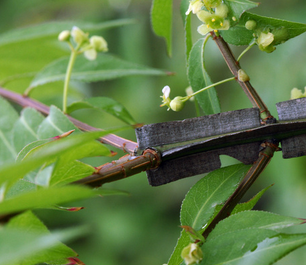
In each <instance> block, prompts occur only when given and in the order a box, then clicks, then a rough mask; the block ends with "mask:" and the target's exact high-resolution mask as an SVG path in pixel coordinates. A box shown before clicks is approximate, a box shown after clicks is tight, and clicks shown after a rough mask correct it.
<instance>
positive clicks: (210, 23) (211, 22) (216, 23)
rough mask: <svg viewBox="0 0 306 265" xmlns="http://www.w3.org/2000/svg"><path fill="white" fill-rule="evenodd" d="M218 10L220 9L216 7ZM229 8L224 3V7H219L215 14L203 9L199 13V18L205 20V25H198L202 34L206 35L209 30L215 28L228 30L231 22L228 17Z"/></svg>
mask: <svg viewBox="0 0 306 265" xmlns="http://www.w3.org/2000/svg"><path fill="white" fill-rule="evenodd" d="M216 10H218V9H217V8H216ZM227 13H228V8H227V6H226V5H223V4H222V8H221V9H219V11H218V12H216V13H215V14H211V13H210V12H208V11H205V10H201V11H199V12H198V13H197V16H198V18H199V19H200V20H201V21H202V22H204V24H203V25H200V26H199V27H198V32H199V33H200V34H202V35H206V34H207V33H208V32H210V31H213V30H228V29H229V28H230V23H229V21H228V20H227V19H226V17H227Z"/></svg>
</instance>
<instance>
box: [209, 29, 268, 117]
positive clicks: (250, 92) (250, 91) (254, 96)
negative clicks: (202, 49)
mask: <svg viewBox="0 0 306 265" xmlns="http://www.w3.org/2000/svg"><path fill="white" fill-rule="evenodd" d="M211 35H212V37H213V40H214V41H215V43H216V44H217V46H218V48H219V50H220V52H221V54H222V56H223V58H224V60H225V62H226V64H227V66H228V68H229V69H230V71H231V72H232V74H233V75H234V76H235V77H236V79H237V81H238V83H239V85H240V86H241V87H242V89H243V91H244V92H245V94H246V95H247V97H248V98H249V100H250V101H251V103H252V105H253V106H254V107H256V108H259V110H260V114H261V118H262V120H263V121H266V120H273V116H272V115H271V114H270V112H269V110H268V108H267V106H266V104H265V103H264V102H263V100H262V99H261V97H260V96H259V95H258V93H257V91H256V90H255V89H254V87H253V86H252V85H251V83H250V82H249V81H246V82H242V81H239V80H238V71H239V70H240V69H241V68H240V66H239V63H238V62H237V61H236V59H235V57H234V55H233V53H232V51H231V49H230V47H229V46H228V44H227V43H226V42H225V41H224V40H223V38H222V37H221V36H217V35H216V34H215V32H213V31H212V32H211Z"/></svg>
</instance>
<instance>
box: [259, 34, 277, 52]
mask: <svg viewBox="0 0 306 265" xmlns="http://www.w3.org/2000/svg"><path fill="white" fill-rule="evenodd" d="M273 41H274V35H273V34H272V33H271V32H268V33H264V32H261V33H260V35H259V37H258V39H257V40H256V43H257V45H258V48H259V49H260V50H261V51H265V52H268V53H270V52H273V51H274V50H275V47H274V46H273V45H272V42H273Z"/></svg>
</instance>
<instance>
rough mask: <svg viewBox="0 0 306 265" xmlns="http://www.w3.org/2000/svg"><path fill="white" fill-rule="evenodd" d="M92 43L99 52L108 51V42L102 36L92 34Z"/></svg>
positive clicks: (90, 40)
mask: <svg viewBox="0 0 306 265" xmlns="http://www.w3.org/2000/svg"><path fill="white" fill-rule="evenodd" d="M89 42H90V44H91V45H92V47H93V48H94V49H95V50H96V51H97V52H107V50H108V49H107V42H106V41H105V39H104V38H102V37H100V36H92V37H91V38H90V39H89Z"/></svg>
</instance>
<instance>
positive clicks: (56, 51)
mask: <svg viewBox="0 0 306 265" xmlns="http://www.w3.org/2000/svg"><path fill="white" fill-rule="evenodd" d="M179 2H180V1H175V0H174V24H173V56H172V58H169V57H167V55H166V48H165V45H164V41H163V40H162V39H160V38H158V37H156V36H155V35H154V34H153V33H152V30H151V28H150V6H151V0H131V1H129V0H109V1H107V0H87V1H84V0H83V1H82V0H61V1H56V0H53V1H44V0H31V1H22V0H2V1H1V2H0V33H3V32H5V31H8V30H10V29H14V28H18V27H23V26H28V25H33V24H38V23H43V22H47V21H60V20H75V21H91V22H101V21H107V20H113V19H120V18H136V19H137V23H135V24H133V25H128V26H124V27H120V28H115V29H111V30H107V31H103V32H99V33H101V34H102V35H103V36H104V37H105V39H106V40H107V42H108V44H109V52H110V53H112V54H116V55H118V56H119V57H121V58H123V59H126V60H129V61H132V62H136V63H141V64H144V65H147V66H150V67H156V68H160V69H166V70H169V71H171V72H175V73H176V74H175V75H174V76H170V77H145V76H137V77H128V78H122V79H119V80H115V81H107V82H102V83H94V84H90V85H89V84H78V85H74V89H73V90H72V91H71V100H76V99H79V98H80V97H82V96H83V95H84V94H85V95H86V96H97V95H101V96H108V97H113V98H114V99H116V100H117V101H119V102H121V103H122V104H123V105H125V107H126V108H127V109H128V110H129V111H130V113H131V114H132V115H133V116H134V118H135V119H136V120H137V121H138V122H140V123H146V124H148V123H155V122H163V121H168V120H175V119H183V118H189V117H194V116H195V109H194V106H193V105H192V104H191V103H187V104H186V107H185V109H184V110H183V111H182V112H179V113H175V112H171V111H169V112H167V111H166V108H160V107H159V105H160V104H161V99H160V96H161V89H162V88H163V86H165V85H169V86H170V87H171V89H172V90H171V91H172V92H171V93H172V97H173V96H176V95H184V93H185V92H184V91H185V88H186V87H187V86H188V82H187V78H186V68H185V57H184V56H185V55H184V54H185V50H184V40H183V25H182V21H181V19H180V16H179ZM305 10H306V2H305V1H304V0H291V1H288V0H262V1H261V4H260V6H259V8H257V9H254V10H252V12H254V13H257V14H260V15H265V16H271V17H278V18H283V19H286V20H291V21H295V22H302V23H306V18H305ZM196 23H197V22H196V20H195V24H194V25H195V28H196ZM200 37H201V36H200V35H198V34H197V33H196V31H195V32H194V40H196V39H198V38H200ZM305 44H306V34H304V35H301V36H299V37H297V38H296V39H293V40H290V41H288V42H287V43H286V44H283V45H281V46H278V47H277V49H276V51H275V52H273V53H272V54H266V53H263V52H260V51H259V50H258V49H257V47H254V48H253V49H252V50H251V51H250V52H248V53H247V54H246V55H245V56H244V57H243V58H242V61H241V65H242V67H243V68H244V69H245V71H246V72H247V73H248V74H249V76H250V77H251V83H252V84H253V86H254V87H255V88H256V89H257V91H258V93H259V94H260V95H261V96H262V98H263V100H264V101H265V102H266V104H267V105H268V107H269V108H270V111H271V112H272V114H273V115H275V116H277V113H276V108H275V103H277V102H280V101H285V100H288V99H289V97H290V90H291V89H292V88H293V87H297V88H299V89H303V88H304V86H306V76H305V73H306V65H305V62H306V48H305V47H306V45H305ZM242 49H243V48H241V47H233V51H234V53H235V55H236V56H237V55H238V54H239V53H240V51H241V50H242ZM67 54H68V52H67V51H66V50H63V49H62V48H61V47H60V45H59V44H58V42H57V39H56V38H52V39H51V38H42V39H39V40H37V45H35V46H33V45H30V44H29V43H27V42H26V41H25V42H23V43H17V44H14V45H11V46H10V47H8V46H3V47H1V49H0V80H1V79H3V78H5V77H6V76H8V75H13V74H19V73H23V72H28V71H38V70H40V69H41V68H42V67H43V65H44V64H43V63H45V62H46V60H47V61H50V62H51V61H52V60H54V59H55V58H57V57H58V56H63V55H67ZM206 54H207V63H206V65H208V69H209V73H210V74H211V77H212V80H213V81H219V80H221V79H223V78H227V77H229V76H230V73H229V70H228V69H227V67H226V65H225V63H224V61H223V59H222V58H221V56H220V54H219V52H218V50H217V48H216V47H215V46H214V43H212V42H210V43H209V45H208V50H207V51H206ZM36 58H37V59H36ZM34 59H35V62H34V63H33V61H31V64H29V60H34ZM30 80H31V79H22V80H18V81H15V82H10V83H8V84H7V87H8V88H10V89H12V90H15V91H19V92H21V91H23V90H24V89H25V88H26V87H27V86H28V84H29V82H30ZM62 85H63V84H62V83H61V82H57V83H54V84H51V85H46V86H42V87H39V88H37V89H36V90H35V91H34V92H33V97H35V98H37V99H39V100H41V101H43V102H45V103H47V104H51V103H52V104H56V105H59V106H61V99H60V98H61V90H62ZM54 91H57V93H54ZM217 91H218V94H219V97H220V101H221V107H222V111H229V110H235V109H241V108H249V107H251V105H250V103H249V101H248V99H247V97H246V96H245V95H244V94H243V92H242V90H241V88H240V87H239V86H238V85H237V84H236V83H235V82H232V83H227V84H225V85H222V86H220V87H218V88H217ZM75 117H77V118H79V119H81V120H86V121H87V122H88V123H89V124H91V125H93V126H97V127H101V128H104V129H107V128H113V127H118V126H121V125H122V123H121V122H120V121H118V120H115V119H114V118H113V117H111V116H109V115H107V114H104V113H100V112H99V113H98V112H93V111H89V110H86V111H79V112H76V113H75ZM89 117H90V119H91V120H88V119H89ZM120 135H121V136H124V137H126V138H129V139H132V140H135V135H134V132H133V130H130V131H125V132H122V133H120ZM120 155H122V153H119V155H118V157H119V156H120ZM108 161H109V158H107V159H106V158H94V159H90V160H87V161H86V162H90V163H92V164H93V165H95V166H97V165H101V164H103V163H106V162H108ZM222 162H223V165H228V164H230V163H236V162H235V161H233V160H232V159H228V158H226V157H222ZM305 162H306V158H305V157H302V158H295V159H288V160H284V159H282V157H281V153H277V154H275V158H274V159H273V160H272V162H271V163H270V164H269V166H268V168H267V169H266V171H265V172H264V173H263V174H262V175H261V176H260V178H259V179H258V181H257V182H256V183H255V185H254V187H253V189H252V190H251V191H250V193H249V195H248V196H252V195H253V194H255V193H256V192H258V191H259V190H261V189H262V188H264V187H266V186H268V185H270V184H272V183H274V184H275V185H274V186H273V187H272V188H270V189H269V190H268V192H267V193H266V194H265V195H264V197H263V198H262V199H261V200H260V202H259V204H258V206H257V209H262V210H268V211H272V212H275V213H279V214H284V215H289V216H295V217H301V218H306V196H305V194H306V178H305V173H306V170H305V169H306V168H305V164H304V163H305ZM200 177H201V176H197V177H193V178H188V179H184V180H180V181H178V182H175V183H171V184H168V185H165V186H161V187H157V188H156V187H155V188H152V187H150V186H149V185H148V182H147V180H146V175H145V174H144V173H142V174H139V175H137V176H133V177H131V178H128V179H125V180H121V181H118V182H115V183H111V184H107V185H105V187H106V188H114V189H121V190H125V191H128V192H129V193H130V196H129V197H106V198H96V199H91V200H86V201H80V202H76V203H75V204H74V205H76V206H85V207H86V208H85V209H84V210H82V211H80V212H76V213H65V212H58V211H42V210H40V211H36V214H37V215H38V216H39V217H41V219H42V220H43V221H44V222H45V224H46V225H47V226H48V227H49V228H50V229H56V228H61V227H69V226H76V225H79V224H87V225H88V226H90V228H91V233H90V234H89V235H88V236H86V237H84V238H81V239H79V240H77V241H74V242H71V243H70V246H72V248H73V249H75V251H77V252H78V253H79V255H80V259H81V260H82V261H83V262H85V264H88V265H92V264H93V265H95V264H103V265H115V264H116V265H117V264H133V265H143V264H146V265H155V264H163V263H166V262H167V260H168V258H169V256H170V254H171V252H172V250H173V248H174V246H175V244H176V240H177V238H178V236H179V233H180V228H179V224H180V223H179V211H180V204H181V201H182V200H183V198H184V196H185V194H186V192H187V191H188V190H189V188H190V187H191V186H192V185H193V184H194V183H195V182H196V181H197V180H198V179H199V178H200ZM305 230H306V227H304V226H299V227H294V228H292V229H291V230H290V231H295V232H305ZM305 261H306V253H305V247H304V248H301V249H299V250H297V251H296V252H294V253H291V254H290V255H289V256H287V257H285V258H284V259H283V260H281V261H279V262H278V263H277V264H278V265H284V264H303V263H305Z"/></svg>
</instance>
